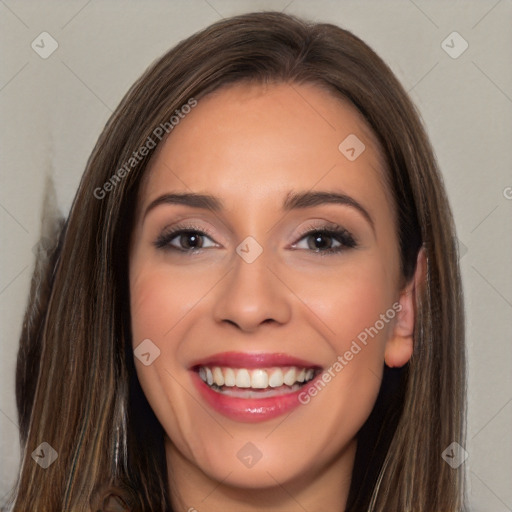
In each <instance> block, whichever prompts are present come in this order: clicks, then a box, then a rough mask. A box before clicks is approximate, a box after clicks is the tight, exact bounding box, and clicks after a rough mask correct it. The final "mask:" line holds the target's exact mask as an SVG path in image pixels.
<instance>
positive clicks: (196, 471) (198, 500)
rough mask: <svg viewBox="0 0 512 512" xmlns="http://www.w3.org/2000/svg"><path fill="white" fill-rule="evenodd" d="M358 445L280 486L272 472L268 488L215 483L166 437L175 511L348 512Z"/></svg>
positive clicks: (350, 445) (355, 444)
mask: <svg viewBox="0 0 512 512" xmlns="http://www.w3.org/2000/svg"><path fill="white" fill-rule="evenodd" d="M356 447H357V441H356V440H353V441H352V442H351V443H350V444H349V445H348V446H347V447H345V448H344V450H343V451H342V452H341V453H339V454H337V457H336V458H335V459H334V460H333V461H331V462H330V463H328V464H326V465H325V466H324V467H322V468H320V469H319V468H315V469H314V470H312V471H311V473H306V474H301V475H298V476H297V477H295V478H293V479H292V480H289V481H286V482H279V481H277V480H276V479H275V478H273V477H272V475H271V474H270V473H269V485H268V486H266V487H264V488H250V489H248V488H241V487H236V486H232V485H230V484H229V474H228V475H226V478H225V479H224V481H217V480H215V479H212V478H211V477H210V476H208V475H207V474H205V473H204V472H203V471H202V470H201V469H200V468H199V467H197V466H196V465H195V464H194V463H193V462H191V461H190V460H188V459H186V458H185V457H184V456H183V454H182V453H181V452H179V451H178V450H177V449H176V447H175V446H174V445H173V444H172V443H171V441H170V440H169V439H168V438H167V437H166V439H165V451H166V458H167V467H168V474H169V489H170V494H171V502H172V506H173V510H175V511H176V512H178V511H179V512H182V511H183V512H240V510H243V511H244V512H259V511H261V510H262V509H265V510H272V511H274V512H284V511H286V512H304V511H305V510H307V511H308V512H320V511H324V510H336V511H340V512H341V511H343V510H345V506H346V502H347V498H348V493H349V489H350V482H351V476H352V470H353V467H354V459H355V453H356Z"/></svg>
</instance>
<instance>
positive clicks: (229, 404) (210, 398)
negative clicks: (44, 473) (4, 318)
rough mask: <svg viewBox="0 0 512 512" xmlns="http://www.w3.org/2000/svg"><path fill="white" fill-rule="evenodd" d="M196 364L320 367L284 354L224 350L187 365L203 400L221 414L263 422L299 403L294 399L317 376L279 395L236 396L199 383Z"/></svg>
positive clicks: (290, 409) (252, 366)
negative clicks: (295, 389)
mask: <svg viewBox="0 0 512 512" xmlns="http://www.w3.org/2000/svg"><path fill="white" fill-rule="evenodd" d="M200 366H208V367H213V366H220V367H223V366H224V367H225V366H227V367H233V368H247V369H254V368H271V367H273V366H297V367H300V368H313V369H320V366H319V365H317V364H314V363H311V362H309V361H305V360H302V359H298V358H296V357H292V356H289V355H287V354H264V353H255V354H246V353H242V352H224V353H222V354H216V355H214V356H211V357H208V358H205V359H202V360H198V361H195V362H194V363H193V364H192V365H191V367H190V369H191V370H192V380H193V382H194V385H195V386H196V388H197V389H198V391H199V393H200V394H201V396H202V397H203V399H204V400H205V401H206V403H207V404H208V405H209V406H210V407H212V408H213V409H214V410H215V411H217V412H219V413H220V414H222V415H223V416H226V417H228V418H230V419H232V420H235V421H242V422H246V423H257V422H261V421H266V420H270V419H272V418H276V417H278V416H280V415H282V414H286V413H288V412H291V411H292V410H293V409H295V408H296V407H298V406H299V405H301V403H300V402H299V400H298V396H299V393H301V392H304V391H307V389H308V387H310V386H313V385H314V382H315V380H316V379H317V378H318V376H317V377H315V378H314V379H313V380H311V381H309V382H307V383H306V384H304V385H303V386H302V387H301V388H300V389H299V390H297V391H294V392H290V393H286V394H283V395H279V396H274V397H268V398H236V397H233V396H228V395H225V394H223V393H220V392H217V391H214V390H213V389H211V388H210V387H209V386H208V385H207V384H206V383H205V382H203V381H202V380H201V378H200V377H199V375H198V373H197V370H198V368H199V367H200Z"/></svg>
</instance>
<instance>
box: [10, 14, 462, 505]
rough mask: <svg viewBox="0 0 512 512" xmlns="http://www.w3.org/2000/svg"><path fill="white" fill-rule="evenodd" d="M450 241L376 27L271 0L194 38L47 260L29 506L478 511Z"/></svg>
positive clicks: (28, 437) (27, 422)
mask: <svg viewBox="0 0 512 512" xmlns="http://www.w3.org/2000/svg"><path fill="white" fill-rule="evenodd" d="M454 241H455V236H454V225H453V220H452V216H451V213H450V209H449V205H448V202H447V198H446V195H445V191H444V187H443V184H442V180H441V177H440V175H439V172H438V169H437V164H436V162H435V158H434V155H433V151H432V149H431V146H430V144H429V142H428V139H427V137H426V135H425V131H424V129H423V128H422V125H421V122H420V119H419V115H418V114H417V112H416V111H415V109H414V107H413V105H412V104H411V102H410V100H409V99H408V97H407V94H406V93H405V92H404V90H403V88H402V87H401V86H400V84H399V83H398V81H397V80H396V78H395V77H394V76H393V74H392V72H391V71H390V70H389V68H388V67H387V66H386V65H385V64H384V63H383V62H382V60H381V59H380V58H379V57H378V56H377V55H376V54H375V53H374V52H373V51H372V50H371V49H370V48H369V47H368V46H367V45H366V44H364V43H363V42H362V41H361V40H360V39H358V38H357V37H355V36H354V35H352V34H351V33H350V32H348V31H346V30H342V29H340V28H338V27H335V26H333V25H329V24H308V23H306V22H304V21H301V20H299V19H296V18H294V17H291V16H288V15H284V14H280V13H258V14H248V15H243V16H238V17H235V18H231V19H227V20H223V21H221V22H218V23H216V24H214V25H212V26H210V27H208V28H207V29H205V30H204V31H202V32H200V33H198V34H196V35H194V36H192V37H190V38H188V39H187V40H185V41H183V42H181V43H180V44H179V45H177V46H176V47H175V48H174V49H172V50H171V51H169V52H168V53H167V54H166V55H164V56H163V57H162V58H161V59H159V60H158V61H157V62H156V63H154V64H153V65H152V66H151V67H150V68H149V69H148V70H147V71H146V73H145V74H144V75H143V76H142V77H141V78H140V79H139V80H138V81H137V82H136V83H135V84H134V86H133V87H132V88H131V90H130V91H129V92H128V93H127V95H126V96H125V98H124V99H123V100H122V102H121V104H120V106H119V107H118V108H117V110H116V111H115V113H114V114H113V116H112V117H111V119H110V120H109V122H108V123H107V125H106V127H105V129H104V132H103V133H102V135H101V136H100V138H99V140H98V143H97V145H96V147H95V149H94V151H93V153H92V155H91V157H90V159H89V161H88V164H87V168H86V170H85V173H84V176H83V179H82V182H81V184H80V187H79V190H78V193H77V195H76V197H75V201H74V203H73V206H72V208H71V212H70V214H69V217H68V219H67V222H66V223H65V225H64V226H63V229H62V230H61V233H60V237H59V240H58V244H57V245H56V247H55V250H54V251H53V252H52V255H51V257H50V259H49V261H48V262H47V263H46V265H43V262H42V261H40V262H39V265H38V267H37V268H36V272H35V275H34V280H33V286H32V291H31V300H30V304H29V307H28V308H27V313H26V317H25V323H24V329H23V333H22V337H21V344H20V351H19V356H18V367H17V403H18V410H19V423H20V435H21V441H22V446H23V449H24V457H23V460H22V464H21V470H20V476H19V481H18V484H17V487H16V490H15V493H13V500H14V505H13V510H15V511H17V510H20V511H21V510H148V511H149V510H151V511H155V510H199V511H206V510H207V511H217V510H223V511H228V510H244V511H246V510H247V511H248V510H311V511H313V510H340V511H341V510H346V511H370V510H371V511H390V510H393V511H425V512H426V511H429V512H430V511H438V510H443V511H456V510H457V511H458V510H462V507H463V495H464V492H463V482H464V476H463V466H460V467H459V468H458V469H453V468H452V467H450V466H449V465H448V464H447V463H446V462H445V461H444V460H443V458H442V456H441V455H442V453H443V451H444V450H445V449H446V448H447V447H448V446H449V445H450V444H451V443H452V442H457V443H459V444H461V445H464V430H465V426H464V417H465V395H464V393H465V359H464V332H463V309H462V293H461V285H460V277H459V270H458V264H457V248H456V244H455V242H454ZM324 244H327V246H325V245H324ZM42 443H48V445H49V446H48V445H46V444H42ZM50 449H52V450H54V451H55V452H51V453H52V454H53V455H52V457H51V458H50V459H48V453H49V452H50V451H51V450H50ZM45 450H46V451H45ZM38 459H40V461H39V462H41V460H43V459H44V460H45V461H46V463H45V464H41V463H38ZM50 461H51V462H50ZM43 466H47V467H46V468H45V469H42V468H43ZM116 507H117V508H116Z"/></svg>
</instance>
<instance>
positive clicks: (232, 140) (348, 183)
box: [139, 83, 392, 209]
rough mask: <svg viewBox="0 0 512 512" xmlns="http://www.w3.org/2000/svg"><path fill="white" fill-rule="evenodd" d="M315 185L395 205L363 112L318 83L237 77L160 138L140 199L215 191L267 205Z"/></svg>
mask: <svg viewBox="0 0 512 512" xmlns="http://www.w3.org/2000/svg"><path fill="white" fill-rule="evenodd" d="M363 148H364V150H363V151H362V152H361V153H360V155H359V156H357V155H358V153H359V152H360V151H361V150H362V149H363ZM347 151H348V152H347ZM354 155H355V156H356V157H357V158H356V159H355V160H354V159H353V156H354ZM348 157H350V158H348ZM314 188H321V189H326V188H327V189H329V188H331V189H337V190H341V191H343V192H344V193H348V194H356V195H357V194H361V193H364V194H365V195H366V196H367V197H368V201H370V202H374V203H375V202H376V203H379V202H380V203H383V202H384V203H385V202H387V203H388V207H390V208H391V209H392V204H391V201H390V194H388V191H387V186H386V179H385V169H384V165H383V158H382V154H381V151H380V147H379V144H378V142H377V139H376V137H375V135H374V134H373V132H372V131H371V129H370V128H369V127H368V125H367V124H366V122H365V121H364V119H363V117H362V115H361V114H360V113H359V112H358V111H357V110H356V109H355V107H353V105H352V104H351V103H350V102H348V101H347V100H343V99H342V98H340V97H336V96H334V94H332V93H331V92H328V91H327V90H326V89H325V88H323V87H320V86H318V85H315V84H300V85H299V84H271V85H262V84H247V83H237V84H234V85H230V86H227V87H223V88H221V89H218V90H216V91H214V92H213V93H210V94H209V95H207V96H205V97H203V98H202V99H200V100H199V101H198V105H197V106H196V107H195V108H194V109H193V110H192V111H191V112H190V113H189V114H187V115H186V116H185V118H184V119H182V120H181V121H180V123H179V124H178V125H177V126H176V127H175V128H174V129H173V131H172V132H171V134H170V136H169V137H168V138H167V139H166V140H165V141H164V142H163V143H162V144H160V146H159V147H158V148H157V151H156V153H155V154H154V155H153V158H152V161H151V162H150V165H149V167H148V170H147V172H146V175H145V177H144V180H143V183H142V186H141V190H140V198H139V199H140V202H142V203H143V204H144V203H148V202H150V201H152V200H153V199H154V198H155V197H156V196H158V195H159V194H162V193H166V192H169V191H170V190H179V191H188V192H208V193H210V194H215V195H218V196H219V197H222V198H224V199H225V201H226V202H227V203H228V204H229V203H230V202H231V203H233V202H235V201H237V200H238V201H244V202H245V204H246V206H249V205H250V204H253V203H254V204H258V205H259V206H258V207H259V208H261V207H262V206H263V203H265V204H268V206H271V205H273V204H275V200H276V198H277V196H282V195H283V194H284V193H285V192H286V191H289V190H293V189H297V190H299V189H300V190H311V189H314ZM383 206H385V204H383Z"/></svg>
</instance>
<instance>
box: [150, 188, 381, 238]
mask: <svg viewBox="0 0 512 512" xmlns="http://www.w3.org/2000/svg"><path fill="white" fill-rule="evenodd" d="M162 204H170V205H172V204H180V205H184V206H189V207H191V208H201V209H205V210H211V211H213V212H220V211H221V210H222V209H223V208H224V204H223V202H222V200H221V199H219V198H218V197H215V196H212V195H209V194H197V193H194V192H185V193H172V194H164V195H161V196H159V197H157V198H156V199H155V200H154V201H152V202H151V203H150V204H149V205H148V207H147V208H146V211H145V212H144V217H146V215H147V214H148V213H149V211H150V210H152V209H154V208H156V207H157V206H160V205H162ZM323 204H340V205H344V206H350V207H351V208H354V209H355V210H357V211H358V212H359V213H360V214H361V215H362V216H363V217H364V218H365V219H366V220H367V221H368V222H369V224H370V225H371V227H372V229H374V230H375V224H374V221H373V218H372V217H371V215H370V214H369V213H368V210H366V208H364V207H363V206H362V205H361V203H359V202H358V201H356V200H355V199H354V198H353V197H351V196H349V195H346V194H342V193H337V192H324V191H315V192H313V191H308V192H298V193H297V192H288V194H287V195H286V198H285V200H284V202H283V205H282V209H283V211H285V212H287V211H291V210H297V209H304V208H311V207H313V206H319V205H323Z"/></svg>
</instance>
